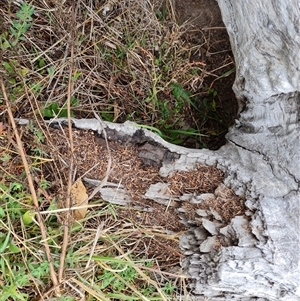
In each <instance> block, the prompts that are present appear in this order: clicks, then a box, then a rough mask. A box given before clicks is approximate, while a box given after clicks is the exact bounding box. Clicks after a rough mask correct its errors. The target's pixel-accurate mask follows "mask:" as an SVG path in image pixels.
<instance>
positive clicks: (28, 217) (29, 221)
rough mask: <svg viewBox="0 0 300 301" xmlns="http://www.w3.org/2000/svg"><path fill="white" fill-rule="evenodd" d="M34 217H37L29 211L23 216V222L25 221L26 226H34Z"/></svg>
mask: <svg viewBox="0 0 300 301" xmlns="http://www.w3.org/2000/svg"><path fill="white" fill-rule="evenodd" d="M34 215H35V213H34V211H32V210H27V211H26V212H25V213H24V214H23V216H22V220H23V223H24V225H30V224H32V223H33V219H34Z"/></svg>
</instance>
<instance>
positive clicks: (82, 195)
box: [71, 180, 88, 220]
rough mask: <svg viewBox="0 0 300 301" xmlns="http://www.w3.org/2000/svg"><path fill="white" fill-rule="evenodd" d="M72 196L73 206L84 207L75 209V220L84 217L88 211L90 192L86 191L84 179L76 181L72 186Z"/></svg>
mask: <svg viewBox="0 0 300 301" xmlns="http://www.w3.org/2000/svg"><path fill="white" fill-rule="evenodd" d="M71 197H72V203H73V206H76V207H82V208H78V209H76V210H74V217H75V220H80V219H83V218H84V217H85V215H86V212H87V207H86V206H87V205H88V201H87V198H88V194H87V193H86V188H85V186H84V185H83V183H82V181H81V180H79V181H77V182H75V183H74V184H73V185H72V187H71Z"/></svg>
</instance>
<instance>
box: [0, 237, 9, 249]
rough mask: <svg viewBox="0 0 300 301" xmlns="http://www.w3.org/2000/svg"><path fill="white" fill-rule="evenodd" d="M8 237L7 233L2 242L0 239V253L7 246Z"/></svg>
mask: <svg viewBox="0 0 300 301" xmlns="http://www.w3.org/2000/svg"><path fill="white" fill-rule="evenodd" d="M9 237H10V234H9V233H8V234H7V235H6V238H5V240H4V241H3V242H1V241H0V253H3V252H4V250H5V249H6V247H7V246H8V243H9Z"/></svg>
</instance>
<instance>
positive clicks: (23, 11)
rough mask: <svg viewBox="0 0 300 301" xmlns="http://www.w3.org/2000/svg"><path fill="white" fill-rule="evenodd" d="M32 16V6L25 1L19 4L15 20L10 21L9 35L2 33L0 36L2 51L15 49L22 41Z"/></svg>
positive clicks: (30, 24)
mask: <svg viewBox="0 0 300 301" xmlns="http://www.w3.org/2000/svg"><path fill="white" fill-rule="evenodd" d="M33 14H34V6H33V5H32V4H31V3H26V2H25V1H23V2H21V5H20V9H19V10H18V11H17V12H16V17H17V18H16V19H15V20H13V21H12V25H11V26H10V28H9V33H8V32H4V33H2V34H1V36H0V45H1V46H0V47H1V48H2V49H7V48H10V47H15V46H16V45H17V44H18V43H19V41H21V40H24V35H25V33H26V32H27V30H28V29H29V28H30V27H31V26H32V15H33ZM9 34H10V36H9Z"/></svg>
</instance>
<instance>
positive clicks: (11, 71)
mask: <svg viewBox="0 0 300 301" xmlns="http://www.w3.org/2000/svg"><path fill="white" fill-rule="evenodd" d="M3 66H4V68H5V69H6V71H7V72H9V73H13V71H14V69H13V67H12V66H11V65H10V64H9V63H8V62H3Z"/></svg>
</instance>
